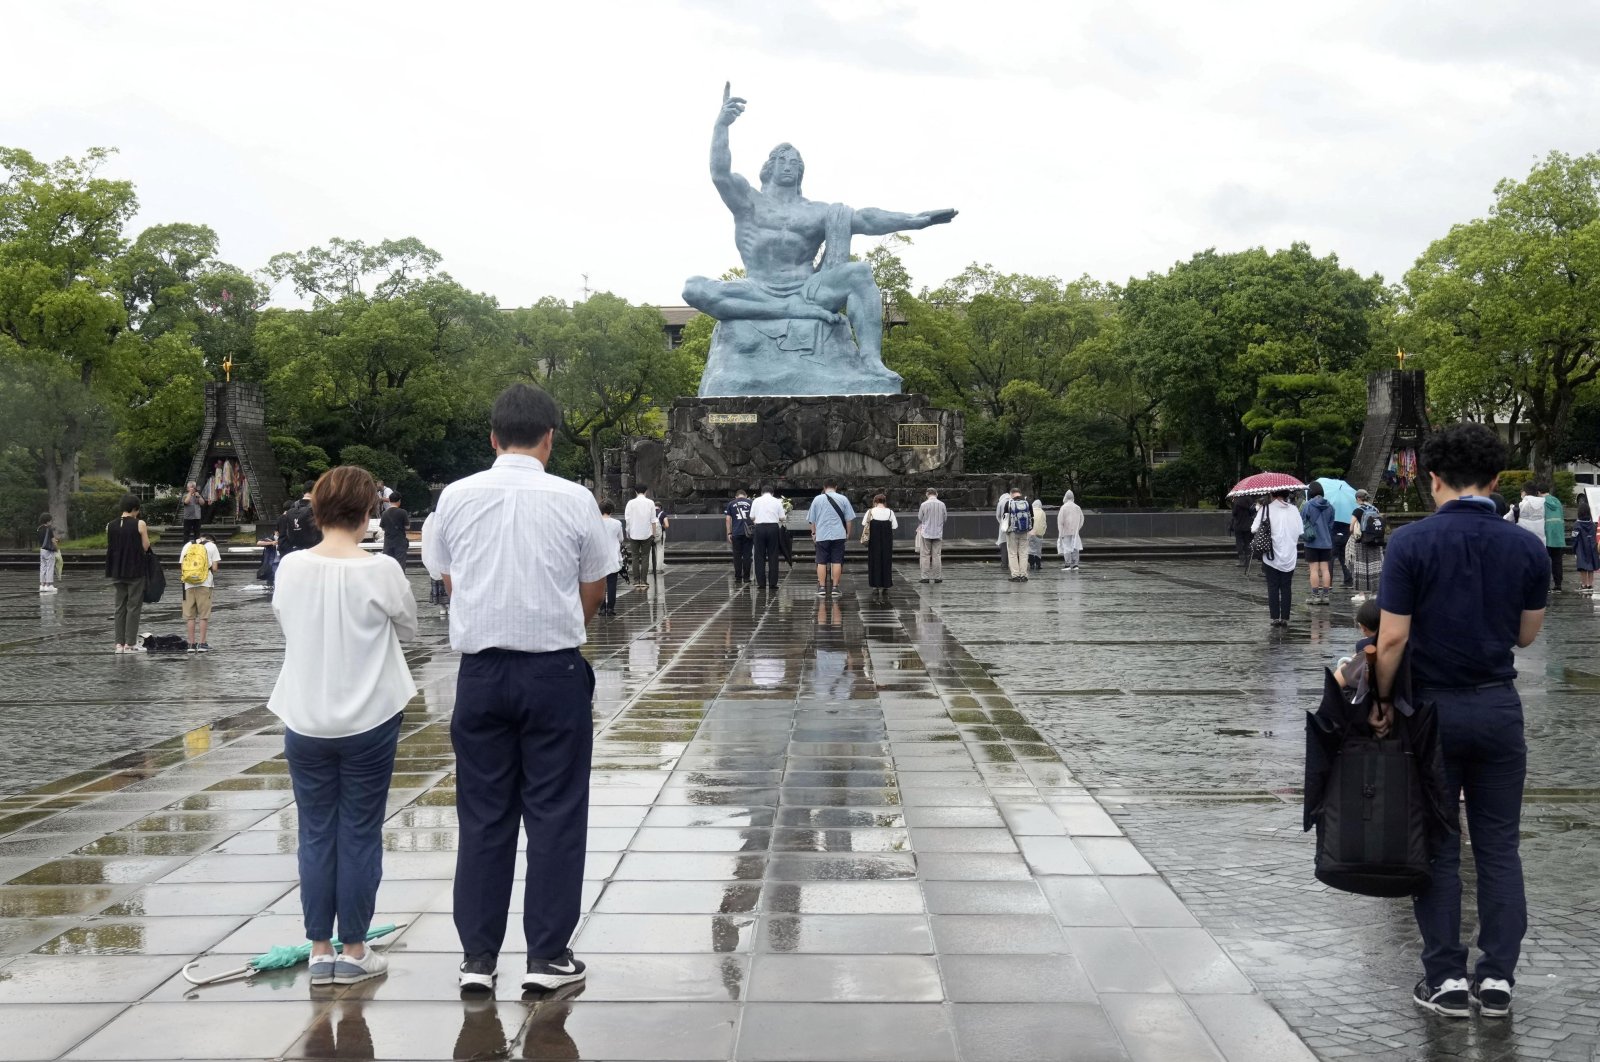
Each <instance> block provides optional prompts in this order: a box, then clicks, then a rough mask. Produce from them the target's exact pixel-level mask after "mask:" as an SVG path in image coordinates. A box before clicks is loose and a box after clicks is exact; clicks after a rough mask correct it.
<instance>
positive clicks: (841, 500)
mask: <svg viewBox="0 0 1600 1062" xmlns="http://www.w3.org/2000/svg"><path fill="white" fill-rule="evenodd" d="M838 486H839V485H838V484H837V483H835V482H833V480H828V481H827V482H826V483H824V484H823V485H822V493H821V494H819V495H817V496H816V497H815V498H812V499H811V509H810V511H809V512H807V513H806V522H807V523H809V524H810V525H811V537H812V539H814V540H815V541H816V544H817V596H818V597H827V596H828V594H829V589H828V578H829V576H832V578H833V590H832V592H833V593H835V594H837V593H838V592H839V581H840V580H841V579H843V578H844V544H845V540H846V539H848V538H849V537H850V524H851V522H852V521H853V520H855V518H856V511H855V510H854V509H852V508H850V499H849V498H846V497H845V496H844V495H843V494H840V493H838V489H837V488H838Z"/></svg>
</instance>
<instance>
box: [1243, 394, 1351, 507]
mask: <svg viewBox="0 0 1600 1062" xmlns="http://www.w3.org/2000/svg"><path fill="white" fill-rule="evenodd" d="M1357 383H1358V381H1357V379H1356V378H1355V377H1354V376H1353V375H1346V376H1335V375H1333V374H1331V373H1322V374H1314V373H1286V374H1281V375H1273V376H1263V377H1262V378H1261V381H1260V383H1259V386H1258V391H1257V399H1256V404H1255V406H1253V407H1252V408H1251V410H1250V411H1249V412H1248V413H1246V414H1245V415H1244V426H1245V427H1246V428H1249V429H1250V430H1251V431H1255V432H1259V433H1261V435H1262V437H1263V441H1262V443H1261V449H1260V450H1259V451H1258V452H1257V453H1256V454H1255V456H1253V457H1252V458H1251V459H1250V463H1251V464H1253V465H1254V466H1255V467H1256V468H1260V469H1266V470H1269V471H1273V472H1290V473H1293V474H1295V475H1297V476H1299V477H1300V479H1302V480H1304V481H1306V482H1309V481H1310V480H1312V479H1315V478H1317V477H1319V476H1334V477H1338V476H1342V475H1344V472H1345V468H1346V466H1347V464H1348V462H1349V459H1350V451H1351V447H1352V446H1353V445H1354V442H1355V431H1356V429H1357V427H1359V425H1360V423H1361V415H1362V413H1363V411H1364V410H1363V400H1364V398H1365V391H1364V390H1358V389H1357V387H1356V386H1355V385H1356V384H1357Z"/></svg>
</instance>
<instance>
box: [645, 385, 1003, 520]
mask: <svg viewBox="0 0 1600 1062" xmlns="http://www.w3.org/2000/svg"><path fill="white" fill-rule="evenodd" d="M964 432H965V422H964V418H963V417H962V415H961V414H960V413H957V412H955V411H953V410H948V409H936V408H934V407H933V406H930V405H929V404H928V400H927V398H925V397H924V396H922V395H905V394H896V395H843V396H839V395H835V396H797V397H760V396H752V397H744V398H680V399H678V400H677V402H676V403H675V404H674V405H673V407H672V410H671V414H670V419H669V422H668V428H667V441H666V449H665V454H664V466H665V472H664V477H663V480H664V481H662V482H656V481H651V486H652V487H653V488H654V489H655V491H656V497H658V498H660V499H663V500H664V501H666V502H668V503H669V504H670V506H671V507H672V509H673V510H674V511H675V512H682V513H694V512H717V511H720V510H721V508H722V506H723V505H724V504H726V502H727V501H728V499H729V498H731V497H733V494H734V492H735V491H737V490H739V489H740V488H743V489H745V490H748V491H751V492H752V493H754V491H755V490H756V489H757V488H758V487H759V486H760V485H761V484H763V483H768V484H771V485H772V486H773V488H774V489H775V490H777V491H778V492H779V493H780V494H785V495H788V496H789V497H790V498H794V499H808V498H810V497H811V496H812V495H813V494H817V493H820V492H821V490H822V485H823V483H824V482H825V481H828V480H833V481H835V482H837V483H838V485H839V488H840V490H842V491H844V492H845V493H846V494H847V495H849V497H850V498H851V499H852V500H853V501H857V502H858V504H859V501H860V499H863V498H870V497H871V495H872V494H874V493H876V492H879V491H882V492H883V493H885V494H887V495H889V504H890V505H891V506H893V507H894V508H896V509H898V510H901V511H906V510H908V509H910V510H914V509H915V508H916V507H917V505H919V504H921V502H922V501H923V499H924V497H925V494H926V491H927V488H929V487H933V488H935V489H936V490H938V491H939V496H940V497H941V498H943V499H944V502H945V504H946V505H947V506H949V508H950V509H952V510H960V509H992V508H993V507H994V505H995V503H996V502H997V501H998V499H999V497H1000V493H1001V492H1002V491H1003V490H1004V489H1005V488H1006V487H1007V486H1008V485H1009V484H1010V483H1012V482H1013V481H1023V480H1026V478H1027V477H1020V476H1005V475H991V474H980V475H968V474H966V473H965V472H963V469H962V446H963V444H964V442H965V439H964ZM628 478H629V480H630V485H631V482H632V481H633V479H634V478H635V477H632V476H629V477H628ZM640 478H642V477H640Z"/></svg>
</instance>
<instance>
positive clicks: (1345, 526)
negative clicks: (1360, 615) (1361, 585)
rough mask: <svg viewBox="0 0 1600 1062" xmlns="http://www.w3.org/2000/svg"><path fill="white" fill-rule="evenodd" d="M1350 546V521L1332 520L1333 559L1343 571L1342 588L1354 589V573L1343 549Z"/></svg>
mask: <svg viewBox="0 0 1600 1062" xmlns="http://www.w3.org/2000/svg"><path fill="white" fill-rule="evenodd" d="M1349 546H1350V521H1349V520H1335V521H1334V522H1333V559H1334V560H1336V561H1338V562H1339V570H1340V571H1342V572H1344V588H1345V589H1346V590H1351V589H1354V587H1355V585H1356V576H1355V573H1354V572H1352V571H1351V570H1350V559H1349V558H1348V557H1346V556H1345V550H1346V549H1348V548H1349Z"/></svg>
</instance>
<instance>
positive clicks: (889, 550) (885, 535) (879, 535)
mask: <svg viewBox="0 0 1600 1062" xmlns="http://www.w3.org/2000/svg"><path fill="white" fill-rule="evenodd" d="M888 501H889V499H888V498H887V497H886V496H885V495H882V494H879V495H878V496H877V497H875V498H873V499H872V508H870V509H868V510H867V515H866V518H865V519H863V520H862V521H861V535H862V537H863V538H865V539H866V541H867V585H868V586H870V587H871V588H872V597H873V600H875V601H887V600H889V587H890V586H892V585H894V574H893V570H892V568H893V563H894V533H895V529H896V528H898V527H899V526H900V521H898V520H896V519H895V515H894V510H893V509H890V508H889V505H888Z"/></svg>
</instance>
